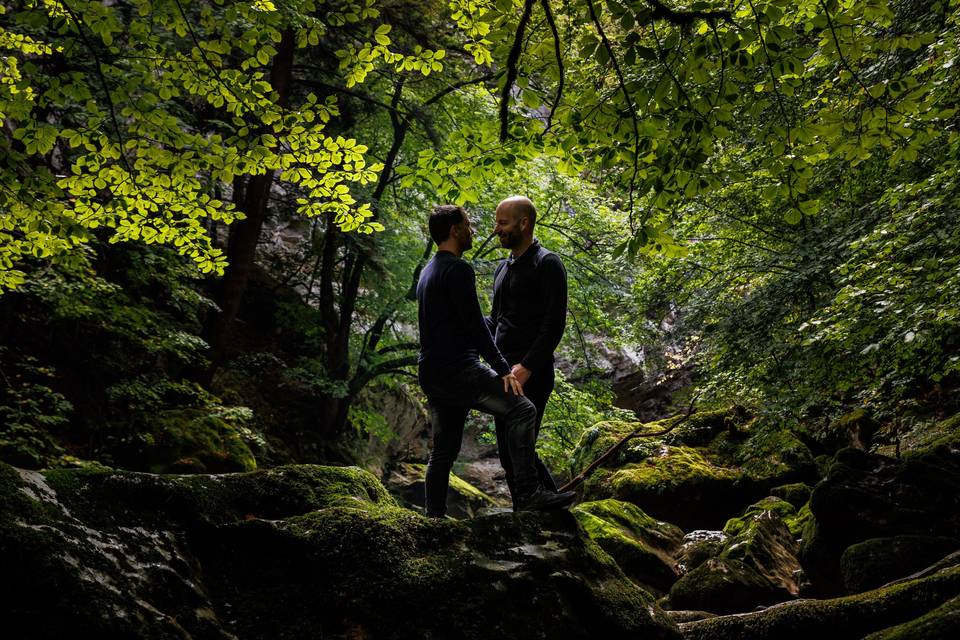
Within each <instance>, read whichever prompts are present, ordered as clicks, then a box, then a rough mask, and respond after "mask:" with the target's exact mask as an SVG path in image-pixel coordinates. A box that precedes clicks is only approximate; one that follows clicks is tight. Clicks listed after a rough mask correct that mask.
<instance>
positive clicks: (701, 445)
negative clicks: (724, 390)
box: [574, 410, 815, 530]
mask: <svg viewBox="0 0 960 640" xmlns="http://www.w3.org/2000/svg"><path fill="white" fill-rule="evenodd" d="M697 416H699V418H698V420H697V421H696V422H694V418H696V417H697ZM672 420H673V419H672ZM672 420H671V421H672ZM671 421H662V422H660V423H650V424H646V425H640V424H639V423H630V422H603V423H599V424H597V425H595V426H594V427H593V428H591V429H589V430H587V431H586V432H585V433H584V435H583V437H582V438H581V441H580V443H579V444H578V447H577V450H576V452H575V456H574V457H575V461H576V462H577V463H578V464H579V465H580V466H581V468H582V467H585V466H587V465H588V464H589V463H590V462H592V461H593V460H595V459H596V458H598V457H599V456H600V455H601V454H602V453H603V452H604V451H606V450H607V449H608V448H609V447H610V446H613V444H615V443H616V442H617V441H618V440H619V439H620V438H622V437H623V436H624V435H626V434H628V433H631V432H632V431H634V430H635V429H637V428H641V432H648V433H656V432H658V431H661V430H662V429H663V428H665V427H666V426H668V425H669V423H670V422H671ZM686 429H689V432H688V431H684V430H686ZM615 458H616V459H615V460H612V461H610V462H609V463H608V464H607V465H606V466H605V467H603V468H600V469H598V470H597V471H596V472H595V473H594V474H593V475H592V476H591V477H590V478H589V479H588V480H587V482H586V483H585V487H584V493H585V497H586V498H587V499H594V500H599V499H604V498H615V499H618V500H623V501H627V502H633V503H634V504H637V505H638V506H640V507H641V508H642V509H643V510H644V511H645V512H647V513H649V514H650V515H652V516H653V517H655V518H659V519H662V520H666V521H668V522H673V523H675V524H677V525H679V526H680V527H682V528H683V529H685V530H687V529H691V530H692V529H701V528H703V529H708V528H717V527H719V526H722V524H723V523H724V522H725V521H726V520H727V518H729V515H730V512H731V510H732V511H738V510H740V509H742V508H743V507H745V506H746V505H748V504H750V503H751V502H752V501H754V500H757V499H758V498H761V497H763V496H764V495H767V491H768V490H769V488H771V487H773V486H777V485H781V484H783V483H784V482H788V481H793V480H803V479H806V478H808V477H811V476H812V475H813V473H814V471H815V465H814V463H813V457H812V456H811V454H810V452H809V450H807V448H806V447H805V445H803V443H802V442H801V441H800V440H799V439H798V438H797V437H796V436H795V435H794V434H793V433H792V432H790V431H788V430H782V429H775V428H772V427H769V426H767V427H764V428H759V427H758V428H756V429H754V428H753V427H751V426H750V424H749V423H744V422H742V415H741V414H740V413H739V412H736V411H733V410H725V411H720V412H704V413H703V414H702V415H701V414H694V416H692V417H691V418H690V421H689V423H684V424H683V425H681V426H680V427H678V430H677V431H675V432H671V433H670V434H668V435H667V436H662V437H658V438H637V439H635V440H632V441H630V442H629V443H628V444H627V445H626V446H624V447H623V449H622V450H621V451H620V453H619V454H618V456H616V457H615Z"/></svg>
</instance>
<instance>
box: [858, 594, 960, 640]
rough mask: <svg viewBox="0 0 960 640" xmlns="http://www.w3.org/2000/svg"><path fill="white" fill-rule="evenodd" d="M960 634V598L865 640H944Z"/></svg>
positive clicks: (948, 601) (871, 635)
mask: <svg viewBox="0 0 960 640" xmlns="http://www.w3.org/2000/svg"><path fill="white" fill-rule="evenodd" d="M958 634H960V596H957V597H956V598H953V599H952V600H947V601H946V602H944V603H943V604H942V605H940V606H939V607H937V608H936V609H934V610H933V611H930V612H929V613H925V614H924V615H922V616H920V617H919V618H917V619H916V620H910V621H909V622H904V623H903V624H898V625H897V626H895V627H890V628H889V629H884V630H883V631H878V632H876V633H871V634H870V635H869V636H867V637H866V638H864V640H943V639H944V638H955V637H957V635H958Z"/></svg>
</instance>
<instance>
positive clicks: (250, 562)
mask: <svg viewBox="0 0 960 640" xmlns="http://www.w3.org/2000/svg"><path fill="white" fill-rule="evenodd" d="M0 566H2V567H3V569H4V570H3V578H4V579H3V581H2V587H0V602H3V609H4V627H5V628H6V629H28V630H29V637H31V638H38V639H43V638H61V637H66V636H71V635H76V634H77V632H78V630H82V631H83V633H84V635H87V636H90V637H99V638H156V639H161V640H165V639H167V638H171V639H172V638H177V639H182V638H186V637H192V638H197V639H205V638H216V639H223V640H226V639H228V638H238V637H239V638H271V639H274V638H276V639H285V638H290V639H292V638H305V637H319V636H320V635H323V636H324V637H369V638H409V637H423V638H440V637H442V638H490V637H500V638H531V637H533V638H537V637H539V638H557V637H564V638H591V637H596V635H597V634H599V635H603V636H609V637H614V638H634V637H645V638H646V637H650V638H677V637H678V634H677V631H676V626H675V625H674V623H672V622H671V621H670V620H669V619H668V618H667V617H666V616H665V615H664V614H663V613H662V612H661V611H660V610H659V609H657V608H656V606H655V605H654V604H653V601H652V598H651V596H649V595H648V594H647V593H645V592H644V591H643V590H641V589H640V588H638V587H637V586H636V585H635V584H633V583H632V582H631V581H630V580H628V579H627V578H626V577H625V576H624V574H623V573H622V572H621V571H620V569H619V567H618V566H617V565H616V563H614V562H613V560H611V559H610V557H609V556H608V555H607V554H606V553H604V552H603V551H602V550H601V549H600V548H599V547H598V546H597V545H596V544H595V543H594V542H592V541H591V540H590V539H589V538H587V537H586V536H584V535H583V534H582V531H581V529H580V528H579V526H578V525H577V523H576V520H575V519H574V518H573V516H572V515H570V514H569V513H566V512H561V513H555V514H552V515H548V514H535V513H527V514H521V515H519V516H514V515H512V514H500V515H496V516H491V517H482V518H476V519H474V520H471V521H469V523H462V522H456V521H452V520H431V519H427V518H424V517H422V516H420V515H418V514H416V513H415V512H412V511H410V510H407V509H403V508H400V507H398V506H397V504H396V502H395V501H394V500H393V498H391V497H390V495H389V494H388V493H387V492H386V490H385V489H384V488H383V486H382V485H381V484H380V483H379V482H378V481H377V480H376V479H375V478H374V477H373V476H372V475H371V474H369V473H367V472H364V471H362V470H360V469H356V468H335V467H319V466H309V465H303V466H292V467H281V468H277V469H273V470H269V471H258V472H253V473H243V474H229V475H221V476H205V475H194V476H156V475H150V474H142V473H132V472H111V471H98V472H93V471H86V472H83V471H65V470H60V471H51V472H46V473H44V474H40V473H37V472H26V471H19V470H16V469H13V468H12V467H9V466H6V465H2V464H0ZM532 619H536V625H531V620H532Z"/></svg>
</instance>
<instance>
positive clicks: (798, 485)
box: [770, 482, 813, 509]
mask: <svg viewBox="0 0 960 640" xmlns="http://www.w3.org/2000/svg"><path fill="white" fill-rule="evenodd" d="M811 493H813V488H812V487H811V486H810V485H808V484H804V483H803V482H794V483H791V484H782V485H780V486H779V487H774V488H772V489H770V495H772V496H776V497H778V498H782V499H784V500H786V501H787V502H789V503H790V504H792V505H793V506H794V507H796V508H797V509H799V508H801V507H802V506H803V505H805V504H806V503H807V502H809V501H810V494H811Z"/></svg>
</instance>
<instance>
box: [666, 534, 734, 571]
mask: <svg viewBox="0 0 960 640" xmlns="http://www.w3.org/2000/svg"><path fill="white" fill-rule="evenodd" d="M726 543H727V535H726V534H725V533H724V532H723V531H710V530H707V529H697V530H696V531H691V532H690V533H688V534H687V535H685V536H684V537H683V545H682V546H681V547H680V551H679V552H678V553H677V571H678V572H679V573H680V575H685V574H687V573H689V572H690V571H693V570H694V569H696V568H697V567H699V566H700V565H702V564H703V563H704V562H706V561H707V560H709V559H710V558H715V557H717V556H719V555H720V552H722V551H723V547H724V546H725V545H726Z"/></svg>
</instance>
